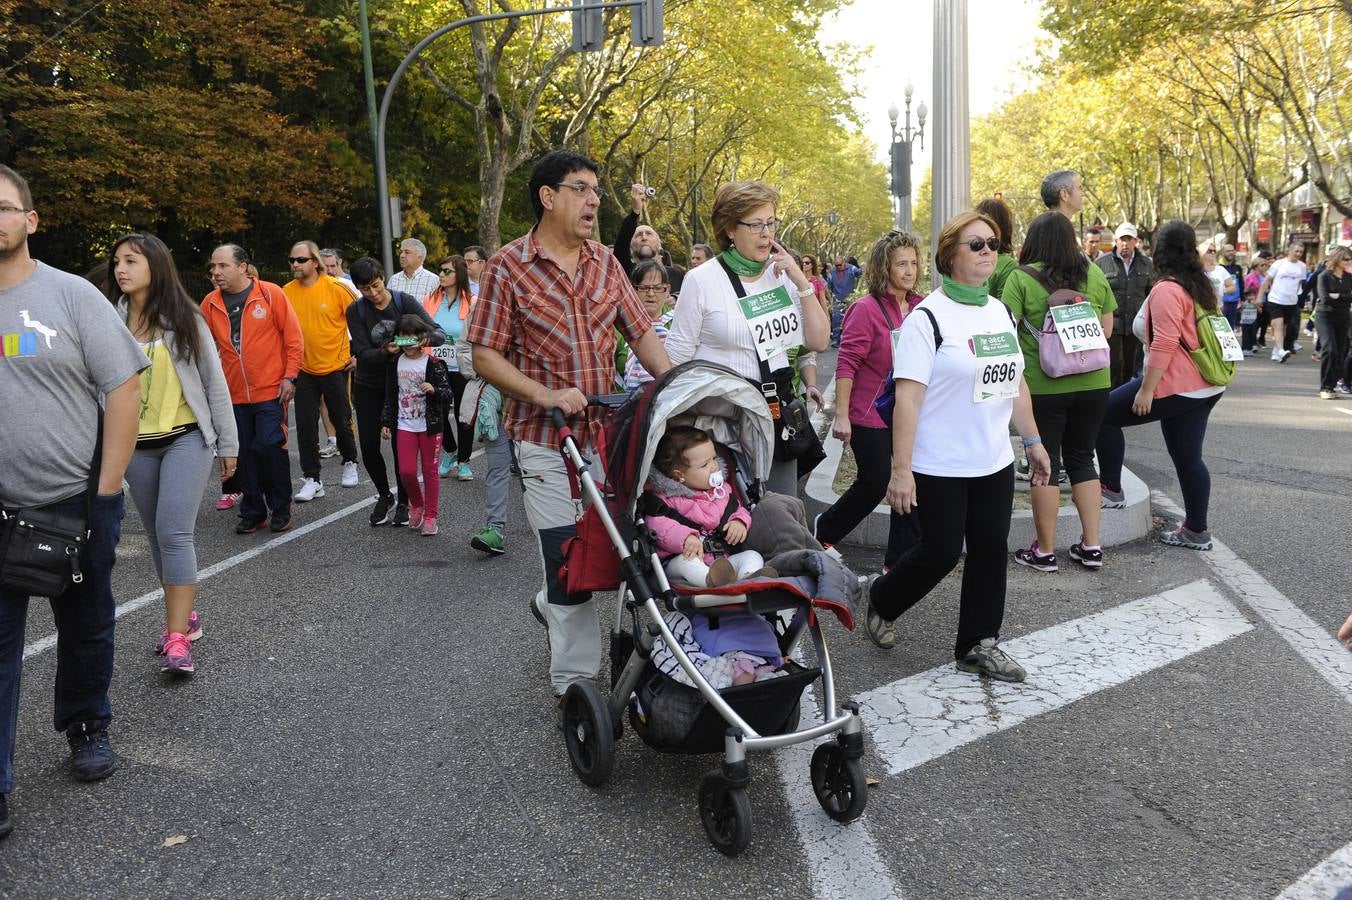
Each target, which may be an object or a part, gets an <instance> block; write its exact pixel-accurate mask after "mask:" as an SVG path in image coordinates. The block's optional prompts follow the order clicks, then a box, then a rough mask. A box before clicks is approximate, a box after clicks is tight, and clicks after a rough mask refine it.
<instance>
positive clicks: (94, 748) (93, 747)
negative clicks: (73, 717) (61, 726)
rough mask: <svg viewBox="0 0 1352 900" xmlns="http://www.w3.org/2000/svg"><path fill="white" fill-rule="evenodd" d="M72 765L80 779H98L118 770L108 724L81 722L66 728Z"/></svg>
mask: <svg viewBox="0 0 1352 900" xmlns="http://www.w3.org/2000/svg"><path fill="white" fill-rule="evenodd" d="M66 741H67V742H68V743H69V744H70V765H71V769H73V770H74V772H75V777H76V778H77V779H79V780H80V781H98V780H100V779H102V778H107V777H108V776H109V775H111V774H113V773H114V772H116V771H117V756H116V754H114V753H113V745H112V742H111V741H109V740H108V726H106V725H99V724H97V723H93V722H80V723H78V724H76V725H72V726H70V728H68V729H66Z"/></svg>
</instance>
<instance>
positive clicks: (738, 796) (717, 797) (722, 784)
mask: <svg viewBox="0 0 1352 900" xmlns="http://www.w3.org/2000/svg"><path fill="white" fill-rule="evenodd" d="M699 820H700V822H702V823H703V824H704V833H705V834H707V835H708V836H709V841H710V843H712V844H713V845H714V847H715V848H716V849H717V850H718V852H719V853H722V854H724V855H725V856H736V855H737V854H739V853H741V852H742V851H743V850H745V849H746V845H747V844H749V843H750V842H751V801H750V800H749V799H747V796H746V788H744V787H732V786H730V785H729V784H728V778H727V776H726V775H724V774H723V772H722V770H720V769H714V770H713V771H711V772H709V773H708V774H706V775H705V776H704V779H703V780H702V781H700V783H699Z"/></svg>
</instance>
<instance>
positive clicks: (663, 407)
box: [552, 361, 868, 856]
mask: <svg viewBox="0 0 1352 900" xmlns="http://www.w3.org/2000/svg"><path fill="white" fill-rule="evenodd" d="M589 402H591V403H596V404H602V403H604V404H605V405H608V406H612V407H616V406H618V409H617V410H616V411H615V412H614V413H613V414H612V415H611V416H610V418H609V419H608V421H607V423H606V426H605V429H604V434H603V441H602V446H601V447H600V448H599V452H600V453H601V455H602V458H603V459H605V460H606V462H607V467H606V473H607V475H606V480H607V483H608V490H607V491H606V492H605V494H604V495H603V492H602V490H601V489H600V488H599V487H598V486H597V484H596V482H595V481H594V480H593V478H592V477H591V475H590V473H589V472H588V471H587V465H588V460H586V459H585V458H584V457H583V455H582V454H581V452H580V451H579V449H578V446H577V444H576V442H575V441H574V440H573V438H572V434H571V432H570V431H569V429H568V428H567V427H566V425H564V421H563V416H562V414H561V413H560V412H559V411H558V410H553V411H552V416H553V418H554V421H555V423H556V424H557V425H560V426H562V427H560V431H559V437H560V443H561V444H562V451H563V455H564V457H565V459H566V460H567V461H568V464H569V467H570V470H571V471H572V472H573V473H574V474H575V475H576V476H577V478H578V481H579V487H580V490H581V492H582V495H583V497H584V498H585V499H586V500H588V501H589V503H590V505H589V507H588V508H587V511H586V513H585V514H584V515H583V517H582V519H581V520H580V521H579V523H578V536H577V537H576V538H573V539H572V540H571V541H570V542H569V543H568V544H567V545H565V548H564V555H565V563H564V566H563V569H562V571H561V575H562V577H563V580H564V584H565V585H566V587H567V590H568V591H569V592H570V593H577V592H581V591H596V590H613V589H619V590H618V595H617V597H618V599H617V610H616V617H615V626H614V630H613V632H612V634H611V642H610V662H611V673H610V674H611V693H610V697H609V699H608V700H607V698H606V697H605V696H604V695H603V694H602V692H601V691H600V689H598V687H597V686H596V684H595V683H594V682H593V681H591V680H583V681H578V682H575V683H573V684H572V685H571V686H570V687H569V688H568V690H567V692H566V693H565V694H564V697H563V701H562V703H563V710H562V717H563V729H564V737H565V741H566V743H567V749H568V756H569V761H570V762H571V764H572V766H573V769H574V771H575V772H576V774H577V776H578V777H579V778H580V779H581V780H582V781H583V782H584V783H586V784H588V785H592V786H599V785H601V784H604V783H605V781H606V780H607V779H608V778H609V776H610V773H611V768H612V766H613V763H614V754H615V746H616V742H617V740H618V739H619V737H620V736H621V734H622V732H623V726H622V720H623V717H624V715H625V713H626V712H627V713H628V717H629V720H630V725H631V727H632V729H633V730H634V731H635V732H636V733H637V734H638V735H639V736H640V737H641V738H642V739H643V740H644V742H645V743H647V744H648V745H649V746H651V747H653V748H655V749H657V750H659V751H662V752H669V753H715V752H719V751H721V752H722V753H723V762H722V765H721V766H719V767H718V768H715V769H713V770H712V771H710V772H708V773H707V774H706V775H705V776H704V778H703V780H702V782H701V784H700V788H699V815H700V820H701V822H702V823H703V825H704V829H705V831H706V833H707V834H708V837H709V840H710V841H711V842H712V843H713V845H714V846H715V847H716V848H717V849H718V850H719V851H721V852H723V853H725V854H727V855H729V856H735V855H736V854H738V853H739V852H741V851H742V850H743V849H745V847H746V846H747V843H748V841H749V840H750V836H751V806H750V802H749V800H748V798H747V786H748V784H749V783H750V777H749V774H748V769H747V762H746V754H747V752H748V751H756V750H773V749H777V748H779V747H786V746H790V745H793V744H798V743H801V742H804V741H813V740H816V739H818V738H821V737H826V736H828V735H834V736H835V740H834V741H832V742H828V743H824V744H822V745H820V746H819V747H817V749H816V751H815V752H814V753H813V755H812V761H811V766H810V772H809V775H810V777H811V781H812V787H813V791H814V793H815V794H816V797H817V799H818V801H819V802H820V804H821V806H822V809H823V810H825V811H826V813H827V815H829V816H831V817H832V818H834V819H836V820H838V821H841V822H848V821H851V820H853V819H855V818H858V817H859V815H860V814H861V813H863V811H864V806H865V804H866V802H867V800H868V795H867V791H868V788H867V785H866V781H865V777H864V774H863V767H862V764H861V762H860V758H861V757H862V756H863V748H864V741H863V729H862V727H861V723H860V718H859V709H858V706H857V705H856V704H852V703H846V704H843V706H842V707H841V708H838V707H837V703H836V692H835V683H834V678H833V675H832V669H831V657H830V655H829V653H828V652H827V647H826V642H825V640H824V639H823V637H822V633H821V628H820V626H819V622H818V616H819V614H820V613H821V612H822V611H823V610H827V611H830V612H833V613H834V614H836V616H837V617H838V618H839V619H840V621H841V622H842V623H843V624H844V625H845V626H846V627H847V628H853V626H854V622H853V609H852V606H851V603H850V601H849V598H848V596H846V597H845V599H844V601H842V600H841V599H840V598H839V597H837V598H835V599H834V600H825V599H823V598H820V597H818V596H817V582H816V579H814V578H812V577H804V576H795V577H776V578H757V579H754V580H751V581H741V582H737V583H735V584H732V585H729V586H727V587H723V588H694V587H686V586H684V585H677V586H676V587H673V585H672V583H671V582H669V581H668V579H667V577H666V573H665V572H664V571H663V568H662V564H661V561H660V559H659V557H658V555H657V552H656V548H655V545H654V542H653V538H652V535H651V533H650V532H648V530H647V529H646V528H645V527H644V525H643V519H642V514H641V512H640V510H641V508H642V504H640V503H639V500H640V496H641V494H642V491H643V486H644V484H645V482H646V480H647V477H648V474H649V470H650V468H651V466H652V463H653V456H654V454H655V452H656V448H657V443H658V441H659V439H660V438H661V437H662V435H663V434H664V433H665V430H666V428H667V426H668V425H677V424H692V425H694V426H695V427H697V428H702V429H705V430H707V431H709V432H712V434H713V435H714V438H715V440H716V443H717V444H718V445H719V446H720V448H721V450H720V452H723V453H724V458H725V462H726V463H728V470H729V471H730V472H733V473H735V477H734V478H733V479H732V483H734V484H736V485H737V488H738V489H739V490H740V491H741V492H742V494H741V497H742V499H743V500H745V501H746V502H748V504H749V505H750V503H751V502H752V501H755V500H758V499H759V498H760V496H761V485H762V484H763V483H764V480H765V478H766V477H767V476H768V474H769V470H770V464H771V462H772V458H771V457H772V454H773V448H774V432H773V428H774V422H773V420H772V419H771V418H770V411H769V408H768V407H767V405H766V402H765V400H764V398H763V397H762V396H761V394H760V392H759V390H758V389H757V388H756V387H755V386H753V385H752V384H751V383H750V382H748V381H747V380H746V379H744V378H742V377H741V376H740V375H738V374H737V373H736V372H734V371H732V370H731V369H728V368H726V367H724V366H720V365H715V364H712V363H706V362H699V361H696V362H689V363H686V364H684V365H681V366H677V367H675V368H673V369H672V370H671V371H669V372H668V373H667V374H665V375H664V376H662V377H661V378H659V379H657V380H656V381H655V382H652V383H650V384H648V385H646V386H644V387H643V388H641V389H640V390H639V391H637V392H635V393H634V394H632V395H630V396H628V397H627V398H626V397H623V396H619V397H607V398H589ZM846 574H847V575H848V573H846ZM848 577H849V579H850V580H851V581H852V580H853V576H848ZM673 611H674V612H679V613H681V614H683V615H685V616H691V615H694V614H696V613H701V614H703V615H705V616H718V615H720V614H722V615H724V616H732V615H743V616H744V615H746V614H747V613H751V614H754V615H759V616H764V617H765V618H766V619H767V621H770V622H771V623H772V624H774V625H775V632H776V637H777V639H778V643H779V647H780V651H781V655H782V656H783V657H785V659H786V661H785V664H784V668H785V669H786V670H787V671H786V672H785V673H784V674H783V675H782V676H780V677H774V678H770V679H767V680H764V681H756V682H753V683H750V684H743V685H738V686H736V687H730V688H727V689H725V690H724V691H722V692H721V693H720V692H719V691H717V690H715V688H714V687H713V686H712V685H711V684H710V683H709V681H708V680H706V679H705V678H704V677H703V676H702V675H701V673H700V671H699V670H698V669H697V668H696V666H695V665H694V664H693V663H692V661H691V658H690V656H688V655H687V653H686V652H685V651H684V650H683V649H682V647H681V643H680V641H679V640H678V639H677V638H676V637H675V636H674V635H673V630H672V628H671V626H670V625H669V624H668V621H667V618H666V614H667V613H669V612H673ZM808 635H810V637H811V641H812V644H813V646H814V647H815V650H816V662H817V665H816V666H814V667H806V666H803V665H800V664H798V663H796V662H793V661H792V660H791V659H789V658H790V657H791V656H792V655H793V651H794V649H795V648H796V647H797V645H798V644H799V641H800V639H802V638H803V637H804V636H808ZM659 638H660V639H661V640H662V641H663V642H664V643H665V647H666V648H667V649H668V650H669V651H670V655H669V656H668V655H666V654H664V660H665V661H666V662H667V663H668V664H669V663H670V658H671V657H674V658H675V660H676V662H677V663H678V664H679V666H680V670H681V671H683V672H684V673H685V675H686V676H687V678H688V681H689V684H693V685H694V687H690V686H689V685H688V684H685V683H678V682H677V681H676V679H673V678H670V677H668V676H667V675H666V674H664V673H662V672H660V671H658V670H657V669H656V667H655V666H654V664H653V659H652V654H653V648H654V643H655V642H656V641H657V640H658V639H659ZM818 679H820V680H821V683H822V688H821V695H822V697H821V699H822V720H821V721H820V722H817V723H813V724H809V725H808V727H805V728H801V729H800V727H799V709H800V701H801V696H802V692H803V691H804V690H805V689H806V688H807V687H808V685H810V684H811V683H813V682H814V681H817V680H818Z"/></svg>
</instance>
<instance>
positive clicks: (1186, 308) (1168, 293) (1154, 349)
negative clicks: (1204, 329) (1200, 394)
mask: <svg viewBox="0 0 1352 900" xmlns="http://www.w3.org/2000/svg"><path fill="white" fill-rule="evenodd" d="M1146 321H1147V322H1148V323H1149V324H1148V325H1147V329H1148V330H1147V331H1146V334H1149V335H1151V340H1150V368H1152V369H1163V370H1164V377H1163V378H1161V379H1160V383H1159V384H1158V385H1156V386H1155V399H1156V400H1159V399H1162V398H1164V397H1172V396H1174V395H1175V394H1181V393H1183V392H1184V391H1198V390H1202V389H1203V388H1209V387H1214V386H1215V385H1213V384H1212V383H1211V382H1209V381H1207V380H1206V379H1205V378H1203V377H1202V373H1201V372H1199V371H1197V364H1196V363H1194V362H1193V361H1192V357H1191V356H1189V355H1188V354H1187V352H1186V351H1185V350H1184V349H1183V347H1182V346H1181V345H1180V344H1179V341H1180V340H1181V341H1182V342H1183V343H1184V344H1187V345H1188V346H1189V347H1196V346H1197V345H1198V342H1197V318H1196V313H1195V312H1194V310H1193V305H1192V297H1191V296H1190V295H1189V294H1188V292H1187V291H1185V290H1184V289H1183V287H1182V285H1180V284H1178V283H1177V282H1175V281H1160V282H1157V283H1156V284H1155V286H1154V287H1153V288H1151V289H1150V296H1149V297H1147V298H1146Z"/></svg>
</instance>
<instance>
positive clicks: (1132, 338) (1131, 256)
mask: <svg viewBox="0 0 1352 900" xmlns="http://www.w3.org/2000/svg"><path fill="white" fill-rule="evenodd" d="M1113 237H1114V238H1115V239H1116V240H1115V243H1114V245H1113V252H1112V253H1104V254H1102V255H1101V256H1099V258H1098V259H1096V260H1094V265H1096V266H1098V267H1099V268H1100V269H1102V270H1103V274H1104V275H1106V276H1108V284H1109V285H1111V286H1112V289H1113V296H1114V297H1116V298H1117V311H1116V312H1114V313H1113V333H1112V335H1111V336H1110V337H1109V338H1108V350H1109V352H1110V354H1111V356H1112V362H1111V364H1110V366H1109V369H1110V371H1111V373H1112V384H1113V387H1117V386H1118V385H1119V384H1125V383H1127V382H1128V381H1130V380H1131V379H1132V378H1134V377H1136V370H1137V369H1138V368H1140V365H1141V342H1140V340H1139V339H1137V337H1136V335H1134V334H1132V331H1131V323H1132V320H1133V319H1135V318H1136V313H1137V311H1138V310H1139V309H1140V308H1141V304H1142V303H1143V302H1145V298H1146V295H1147V294H1149V293H1150V278H1151V276H1153V275H1154V273H1155V266H1154V263H1152V262H1151V261H1150V257H1148V256H1146V255H1145V254H1144V253H1142V252H1141V251H1140V248H1139V246H1138V244H1139V243H1140V241H1139V240H1138V238H1137V235H1136V226H1135V225H1133V224H1131V223H1130V222H1123V223H1122V224H1121V225H1118V226H1117V231H1115V232H1113Z"/></svg>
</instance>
